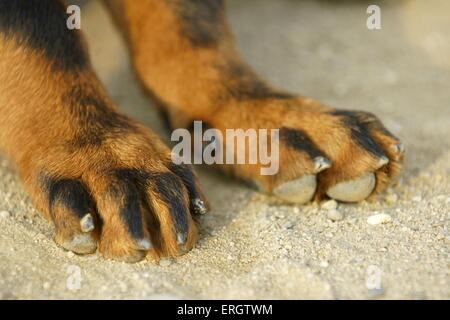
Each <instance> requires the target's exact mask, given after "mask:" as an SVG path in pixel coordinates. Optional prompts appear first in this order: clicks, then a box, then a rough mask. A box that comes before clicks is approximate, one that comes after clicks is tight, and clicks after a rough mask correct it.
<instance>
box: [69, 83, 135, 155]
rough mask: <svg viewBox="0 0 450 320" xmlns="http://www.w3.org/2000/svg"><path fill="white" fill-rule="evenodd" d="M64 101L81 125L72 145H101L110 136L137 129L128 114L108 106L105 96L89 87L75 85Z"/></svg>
mask: <svg viewBox="0 0 450 320" xmlns="http://www.w3.org/2000/svg"><path fill="white" fill-rule="evenodd" d="M62 103H63V106H68V107H69V110H70V112H71V114H72V115H73V116H74V118H75V119H77V120H78V122H79V125H80V127H79V132H78V133H77V135H76V137H75V138H74V139H72V140H71V141H70V146H71V147H76V148H82V147H84V146H88V145H93V146H100V145H101V144H102V143H103V141H104V140H105V139H106V138H108V137H110V136H114V135H115V134H124V133H127V132H134V131H135V128H134V127H133V125H132V123H131V121H130V120H129V119H128V118H127V117H126V116H124V115H122V114H120V113H117V112H116V111H115V110H113V109H111V108H110V107H108V104H107V102H106V101H104V99H103V98H101V97H99V96H97V95H96V94H95V93H92V92H91V90H89V89H88V88H86V89H84V88H83V87H81V86H74V87H73V88H72V89H71V90H70V91H69V92H68V93H67V94H66V95H65V96H64V97H63V101H62Z"/></svg>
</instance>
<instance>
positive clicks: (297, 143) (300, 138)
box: [280, 128, 324, 160]
mask: <svg viewBox="0 0 450 320" xmlns="http://www.w3.org/2000/svg"><path fill="white" fill-rule="evenodd" d="M280 141H282V142H284V143H285V144H286V145H288V146H290V147H291V148H294V149H295V150H298V151H301V152H306V153H307V154H308V156H309V157H310V158H311V160H312V159H314V158H316V157H321V156H324V154H323V152H322V151H321V150H320V149H319V148H318V147H317V146H316V145H315V144H314V142H313V141H312V140H311V138H310V137H309V136H308V134H307V133H306V132H304V131H302V130H299V129H291V128H281V129H280Z"/></svg>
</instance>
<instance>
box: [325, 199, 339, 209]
mask: <svg viewBox="0 0 450 320" xmlns="http://www.w3.org/2000/svg"><path fill="white" fill-rule="evenodd" d="M337 206H338V204H337V202H336V200H328V201H325V202H324V203H322V209H324V210H335V209H336V208H337Z"/></svg>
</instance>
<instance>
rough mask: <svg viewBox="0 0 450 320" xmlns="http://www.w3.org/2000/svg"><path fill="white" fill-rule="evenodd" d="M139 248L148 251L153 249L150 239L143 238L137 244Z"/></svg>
mask: <svg viewBox="0 0 450 320" xmlns="http://www.w3.org/2000/svg"><path fill="white" fill-rule="evenodd" d="M137 247H138V249H139V250H144V251H147V250H150V249H151V248H152V243H151V242H150V240H149V239H147V238H143V239H141V240H139V241H138V242H137Z"/></svg>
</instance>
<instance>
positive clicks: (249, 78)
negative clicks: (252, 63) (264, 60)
mask: <svg viewBox="0 0 450 320" xmlns="http://www.w3.org/2000/svg"><path fill="white" fill-rule="evenodd" d="M218 69H219V70H220V72H221V73H223V74H224V76H225V79H224V83H225V85H226V94H227V96H231V97H232V98H234V99H236V100H238V101H242V100H266V99H292V98H293V97H294V96H293V95H291V94H289V93H286V92H281V91H278V90H275V89H273V88H271V87H269V86H268V85H267V84H266V83H265V82H264V81H263V80H261V79H260V78H259V77H258V75H257V74H256V73H255V72H254V71H253V70H252V69H251V68H250V67H249V66H247V65H245V64H242V63H239V62H235V61H229V62H228V63H227V64H226V65H224V66H219V67H218Z"/></svg>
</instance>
